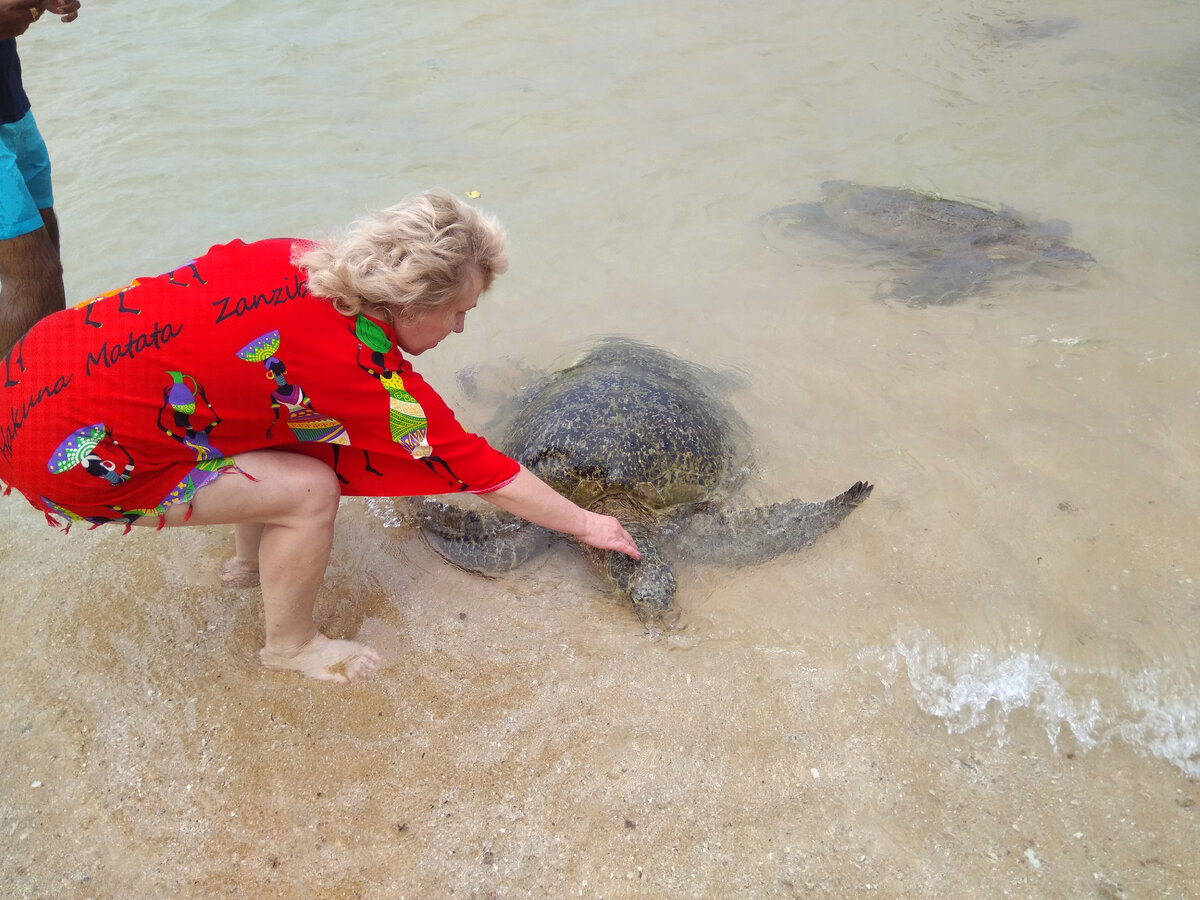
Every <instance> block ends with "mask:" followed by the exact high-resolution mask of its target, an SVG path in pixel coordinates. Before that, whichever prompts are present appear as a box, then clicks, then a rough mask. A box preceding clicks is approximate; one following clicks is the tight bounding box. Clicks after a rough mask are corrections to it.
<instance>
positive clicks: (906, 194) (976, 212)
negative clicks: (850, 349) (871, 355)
mask: <svg viewBox="0 0 1200 900" xmlns="http://www.w3.org/2000/svg"><path fill="white" fill-rule="evenodd" d="M762 225H763V230H764V233H765V234H766V235H767V239H768V240H769V241H770V242H771V244H772V245H773V246H776V247H778V248H780V249H783V248H784V247H783V245H784V244H789V245H790V244H791V243H792V242H793V241H794V240H795V238H796V237H797V236H798V235H799V234H801V233H802V232H806V231H812V230H816V231H819V232H822V233H825V234H828V235H831V236H833V237H837V238H840V239H843V240H845V241H847V242H850V243H851V244H852V246H853V247H854V248H855V249H857V250H859V251H861V252H863V253H864V254H867V258H868V260H869V261H870V262H874V261H875V260H874V259H872V257H871V256H870V254H871V252H872V251H875V252H876V253H878V254H880V256H879V261H889V262H890V261H891V260H892V258H893V257H894V256H895V255H897V254H899V256H900V257H901V259H902V261H904V262H907V263H908V268H909V269H911V271H910V272H908V273H906V274H904V275H902V276H900V277H898V278H897V279H896V280H895V281H894V282H893V284H892V289H891V291H890V292H889V293H888V294H887V296H890V297H894V298H895V299H898V300H901V301H903V302H905V303H907V304H909V305H910V306H928V305H931V304H934V305H945V304H950V303H955V302H957V301H959V300H962V299H964V298H966V297H969V296H971V295H973V294H978V293H981V292H982V291H983V290H984V289H985V288H986V286H987V284H988V282H989V281H990V280H992V279H994V278H998V277H1001V276H1014V275H1019V274H1021V273H1023V272H1036V273H1039V274H1048V273H1049V268H1048V267H1049V266H1051V265H1056V266H1059V267H1062V266H1083V265H1087V264H1088V263H1091V262H1094V261H1095V260H1094V259H1093V258H1092V256H1091V254H1089V253H1085V252H1084V251H1082V250H1076V249H1075V248H1074V247H1069V246H1067V244H1066V243H1065V241H1066V239H1067V236H1068V235H1069V234H1070V227H1069V226H1068V225H1067V224H1066V223H1065V222H1058V221H1054V222H1040V223H1029V222H1026V221H1024V220H1022V219H1021V218H1020V217H1019V216H1018V215H1017V214H1016V213H1015V212H1014V211H1013V210H1011V209H1008V208H1006V207H999V208H996V209H989V208H987V207H984V206H977V205H975V204H973V203H966V202H963V201H961V200H944V199H942V198H940V197H935V196H930V195H928V194H922V193H920V192H918V191H911V190H905V189H902V188H886V187H868V186H864V185H860V184H854V183H852V182H849V181H828V182H826V183H825V184H823V185H821V200H820V202H819V203H797V204H793V205H791V206H784V207H780V208H779V209H775V210H772V211H771V212H769V213H767V214H766V215H765V216H763V219H762Z"/></svg>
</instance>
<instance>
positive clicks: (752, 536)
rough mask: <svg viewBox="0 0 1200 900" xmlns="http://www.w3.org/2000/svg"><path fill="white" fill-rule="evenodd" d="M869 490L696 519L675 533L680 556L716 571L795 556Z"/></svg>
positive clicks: (858, 486) (858, 485) (860, 487)
mask: <svg viewBox="0 0 1200 900" xmlns="http://www.w3.org/2000/svg"><path fill="white" fill-rule="evenodd" d="M873 488H874V485H872V484H868V483H867V482H865V481H857V482H855V483H854V485H853V486H852V487H851V488H850V489H849V490H847V491H846V492H845V493H842V494H839V495H838V496H836V497H834V498H833V499H832V500H825V501H822V502H820V503H806V502H805V501H803V500H788V501H786V502H784V503H772V504H771V505H770V506H758V507H755V508H753V509H742V510H735V511H733V512H727V513H701V514H699V515H696V516H693V517H692V518H691V519H690V520H689V521H688V522H687V524H686V525H684V527H683V528H682V529H681V530H680V533H679V537H678V546H679V549H680V552H682V553H686V554H687V555H688V556H691V557H693V558H695V559H702V560H704V561H705V562H710V563H718V564H721V565H730V566H741V565H747V564H751V563H757V562H763V561H765V560H768V559H771V558H772V557H775V556H778V555H780V554H781V553H790V552H792V551H794V550H801V549H803V548H805V547H810V546H812V544H814V543H815V542H816V540H817V538H819V537H820V536H821V535H823V534H825V533H826V532H827V531H832V530H833V529H834V528H836V527H837V526H838V525H840V524H841V522H842V520H843V519H844V518H846V516H848V515H850V513H851V512H853V511H854V509H855V508H856V507H857V506H858V505H859V504H860V503H862V502H863V501H864V500H866V499H867V497H869V496H870V495H871V490H872V489H873Z"/></svg>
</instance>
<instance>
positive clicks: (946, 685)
mask: <svg viewBox="0 0 1200 900" xmlns="http://www.w3.org/2000/svg"><path fill="white" fill-rule="evenodd" d="M859 659H860V661H863V662H866V661H868V660H875V661H878V662H881V663H883V670H882V671H881V672H880V677H881V678H882V680H883V682H884V684H886V685H888V686H889V687H890V686H891V685H892V684H893V683H894V682H895V681H896V680H897V679H899V678H900V677H902V676H903V675H907V677H908V683H909V686H910V688H911V689H912V692H913V696H914V699H915V700H916V702H917V705H918V706H919V707H920V708H921V709H922V711H924V712H926V713H928V714H929V715H932V716H937V717H938V718H940V719H942V720H944V721H945V723H946V726H947V728H949V729H950V731H951V732H953V733H962V732H965V731H970V730H973V729H975V728H979V727H981V726H988V727H989V728H990V731H991V733H992V734H993V735H994V736H995V737H996V739H997V740H998V741H999V742H1000V743H1001V744H1003V743H1004V742H1005V741H1006V740H1007V722H1008V717H1009V715H1010V713H1012V712H1013V711H1014V710H1018V709H1028V710H1029V711H1030V712H1031V713H1032V714H1033V716H1034V717H1035V719H1036V720H1037V721H1038V722H1039V723H1040V724H1041V725H1042V726H1043V727H1044V728H1045V730H1046V734H1047V737H1048V738H1049V740H1050V743H1051V745H1053V746H1057V743H1058V739H1059V736H1060V735H1061V733H1062V730H1063V728H1066V729H1068V730H1069V731H1070V733H1071V735H1072V736H1073V737H1074V738H1075V740H1076V742H1077V743H1078V744H1079V746H1080V747H1081V748H1083V749H1084V750H1090V749H1091V748H1093V747H1095V746H1097V745H1098V744H1103V743H1105V742H1107V741H1111V740H1121V741H1123V742H1124V743H1126V744H1128V745H1129V746H1131V747H1133V748H1134V749H1135V750H1136V751H1137V752H1139V753H1141V754H1143V755H1148V756H1151V757H1155V758H1158V759H1162V760H1165V761H1167V762H1169V763H1171V764H1172V765H1174V766H1176V767H1178V768H1179V769H1180V770H1181V771H1183V772H1184V774H1186V775H1187V776H1188V777H1189V778H1200V686H1198V685H1197V678H1196V676H1195V673H1194V672H1192V673H1188V672H1186V671H1177V670H1166V669H1155V670H1146V671H1140V672H1137V673H1135V674H1127V673H1111V672H1098V671H1087V670H1080V669H1078V668H1074V669H1073V668H1071V667H1070V666H1068V665H1067V664H1065V663H1060V662H1056V661H1053V660H1050V659H1046V658H1044V657H1042V656H1040V655H1039V654H1037V653H1033V652H1030V651H1025V650H1009V651H1007V652H999V651H996V650H994V649H991V648H986V649H975V650H953V651H952V650H951V649H950V648H948V647H946V646H945V645H943V644H942V643H941V642H940V641H939V640H938V639H937V638H936V637H935V636H934V635H933V634H932V633H931V632H928V631H915V632H913V633H912V634H911V635H910V636H909V637H907V638H905V639H902V640H899V641H897V643H896V645H895V646H894V647H891V648H880V647H873V648H868V649H865V650H863V651H862V652H861V653H860V654H859ZM1102 698H1103V699H1102Z"/></svg>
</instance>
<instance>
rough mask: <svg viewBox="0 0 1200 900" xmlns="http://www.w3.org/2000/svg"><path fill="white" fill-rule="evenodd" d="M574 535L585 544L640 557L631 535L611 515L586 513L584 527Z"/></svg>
mask: <svg viewBox="0 0 1200 900" xmlns="http://www.w3.org/2000/svg"><path fill="white" fill-rule="evenodd" d="M576 537H577V538H579V539H580V540H581V541H583V542H584V543H585V544H588V545H589V546H592V547H596V548H597V549H600V550H616V551H617V552H618V553H624V554H625V555H626V556H628V557H630V558H631V559H641V558H642V554H641V552H640V551H639V550H638V548H637V544H635V543H634V542H633V537H632V536H631V535H630V534H629V532H628V531H626V530H625V526H624V525H622V524H621V523H620V522H619V521H617V520H616V519H615V518H613V517H612V516H602V515H599V514H598V513H588V519H587V525H586V528H585V530H584V531H583V532H582V533H581V534H577V535H576Z"/></svg>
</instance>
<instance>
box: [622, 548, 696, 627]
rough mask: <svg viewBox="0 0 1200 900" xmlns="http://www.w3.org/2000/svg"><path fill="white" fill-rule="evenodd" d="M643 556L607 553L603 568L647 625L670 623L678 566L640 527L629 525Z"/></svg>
mask: <svg viewBox="0 0 1200 900" xmlns="http://www.w3.org/2000/svg"><path fill="white" fill-rule="evenodd" d="M629 532H630V534H632V535H633V539H634V542H635V543H636V544H637V548H638V550H640V551H641V554H642V558H641V559H639V560H636V561H635V560H633V559H631V558H630V557H628V556H626V555H625V554H624V553H617V552H612V551H610V552H609V553H606V554H605V558H604V571H605V573H606V574H607V575H608V577H609V579H610V580H611V581H612V582H613V584H615V585H616V586H617V587H619V588H620V589H621V592H622V593H623V594H624V595H625V596H626V597H628V598H629V601H630V602H631V603H632V604H633V609H634V612H636V613H637V614H638V617H639V618H640V619H641V620H642V621H643V622H645V623H646V624H647V625H655V626H663V627H670V626H671V625H674V624H675V620H676V619H677V618H678V612H677V610H676V609H675V570H674V569H673V568H672V567H671V562H670V560H668V559H667V558H666V556H665V555H664V554H663V552H662V550H661V549H660V548H659V547H658V545H657V544H655V543H654V542H653V541H651V540H650V539H649V537H648V535H647V534H646V532H645V531H644V530H643V529H641V528H636V527H633V528H630V529H629Z"/></svg>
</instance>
